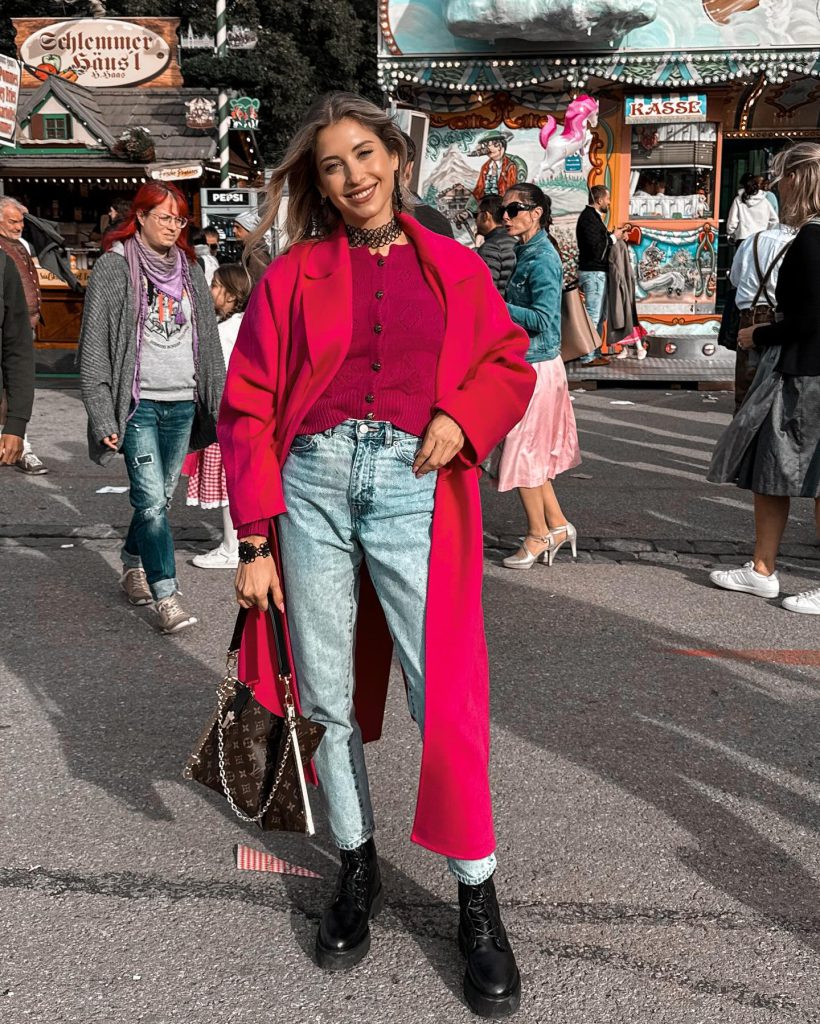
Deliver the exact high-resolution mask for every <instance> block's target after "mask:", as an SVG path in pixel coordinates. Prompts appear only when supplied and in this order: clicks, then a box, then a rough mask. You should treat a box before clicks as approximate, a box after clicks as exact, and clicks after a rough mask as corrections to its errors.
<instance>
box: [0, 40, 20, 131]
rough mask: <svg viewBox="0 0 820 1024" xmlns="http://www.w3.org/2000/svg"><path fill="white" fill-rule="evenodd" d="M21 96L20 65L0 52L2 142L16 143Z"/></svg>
mask: <svg viewBox="0 0 820 1024" xmlns="http://www.w3.org/2000/svg"><path fill="white" fill-rule="evenodd" d="M19 96H20V65H19V63H18V62H17V61H16V60H14V58H13V57H6V56H5V55H4V54H2V53H0V142H8V143H9V144H10V145H11V144H13V143H14V132H15V130H16V128H17V100H18V99H19Z"/></svg>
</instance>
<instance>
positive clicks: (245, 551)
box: [239, 540, 271, 565]
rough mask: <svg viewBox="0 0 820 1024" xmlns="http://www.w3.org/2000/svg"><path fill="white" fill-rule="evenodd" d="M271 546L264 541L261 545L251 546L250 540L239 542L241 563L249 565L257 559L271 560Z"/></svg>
mask: <svg viewBox="0 0 820 1024" xmlns="http://www.w3.org/2000/svg"><path fill="white" fill-rule="evenodd" d="M270 554H271V551H270V544H268V542H267V541H266V540H263V541H262V543H261V544H251V542H250V541H249V540H242V541H240V542H239V561H240V562H244V563H245V565H249V564H250V563H251V562H255V561H256V559H257V558H270Z"/></svg>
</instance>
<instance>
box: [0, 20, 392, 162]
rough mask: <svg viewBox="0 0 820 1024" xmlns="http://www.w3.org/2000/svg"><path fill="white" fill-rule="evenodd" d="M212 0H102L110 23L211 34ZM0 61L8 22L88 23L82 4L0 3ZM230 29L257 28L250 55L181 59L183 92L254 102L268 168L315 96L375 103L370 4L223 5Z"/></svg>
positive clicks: (9, 41)
mask: <svg viewBox="0 0 820 1024" xmlns="http://www.w3.org/2000/svg"><path fill="white" fill-rule="evenodd" d="M215 7H216V4H215V0H210V2H206V3H202V0H107V3H106V8H107V12H108V14H109V15H111V16H112V17H125V18H129V17H130V18H137V17H146V18H157V17H178V18H180V19H181V22H182V29H183V30H186V31H187V27H188V25H189V24H190V25H192V26H193V29H194V32H195V33H209V34H213V33H214V31H215ZM0 10H1V13H0V53H8V54H11V53H14V52H15V51H14V30H13V28H12V25H11V19H12V18H23V17H26V18H36V17H52V18H60V17H66V18H72V17H78V16H82V15H85V14H86V13H87V7H86V2H85V0H77V2H76V3H71V2H61V0H2V4H0ZM228 23H229V24H236V25H246V26H248V27H251V28H253V27H255V28H256V29H257V31H258V33H259V43H258V45H257V47H256V49H255V50H237V51H234V52H232V53H230V54H229V55H228V56H227V57H226V58H224V59H223V60H218V59H217V58H216V57H214V56H213V54H211V53H209V52H205V51H201V50H200V51H197V50H194V51H191V50H189V51H182V53H181V59H182V71H183V74H184V76H185V84H186V86H197V85H201V86H205V87H208V88H215V87H217V86H219V85H223V86H226V87H227V88H228V89H231V90H235V91H237V92H241V93H242V94H243V95H247V96H256V97H258V98H259V99H260V100H261V102H262V106H261V109H260V111H259V117H260V128H259V132H258V133H257V134H258V137H259V141H260V143H261V144H262V148H263V152H264V156H265V159H266V162H271V161H275V160H276V159H277V158H278V157H279V156H280V155H281V153H282V150H283V149H284V147H285V145H286V144H287V141H288V139H289V138H290V136H291V134H292V133H293V130H294V129H295V128H296V127H297V126H298V124H299V122H300V119H301V117H302V115H303V114H304V112H305V110H306V109H307V107H308V106H309V105H310V103H311V102H312V101H313V100H314V99H315V97H316V96H318V95H320V94H321V93H323V92H328V91H330V90H333V89H351V90H354V91H356V92H361V93H363V94H364V95H365V96H369V97H370V98H371V99H373V100H376V101H377V102H378V101H379V99H380V96H379V91H378V86H377V84H376V5H375V3H374V2H373V0H289V2H287V3H285V2H283V0H228Z"/></svg>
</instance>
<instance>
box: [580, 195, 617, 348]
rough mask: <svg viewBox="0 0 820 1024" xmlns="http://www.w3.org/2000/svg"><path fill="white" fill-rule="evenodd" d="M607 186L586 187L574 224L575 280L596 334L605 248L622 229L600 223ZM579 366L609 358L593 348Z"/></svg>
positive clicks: (602, 310)
mask: <svg viewBox="0 0 820 1024" xmlns="http://www.w3.org/2000/svg"><path fill="white" fill-rule="evenodd" d="M609 202H610V198H609V189H608V188H606V187H605V186H604V185H593V186H592V188H591V189H590V190H589V205H588V206H585V207H584V209H583V210H582V211H581V215H580V216H579V218H578V223H577V224H576V225H575V238H576V241H577V242H578V283H579V285H580V287H581V291H582V292H583V293H584V305H585V306H586V308H587V313H589V317H590V320H592V322H593V324H594V325H595V328H596V330H597V331H598V333H599V334H600V333H601V332H602V331H603V329H604V321H605V320H606V277H607V271H608V269H609V250H610V249H611V248H612V243H613V241H614V240H615V239H616V238H621V237H622V234H623V233H622V232H621V231H620V230H616V231H613V232H612V235H610V233H609V231H607V228H606V225H605V224H604V220H603V218H604V214H606V212H607V210H609ZM581 364H582V365H583V366H608V365H609V360H608V359H607V358H606V357H605V356H603V355H602V354H601V349H600V348H597V349H596V350H595V351H594V352H590V354H589V355H588V356H584V358H583V359H581Z"/></svg>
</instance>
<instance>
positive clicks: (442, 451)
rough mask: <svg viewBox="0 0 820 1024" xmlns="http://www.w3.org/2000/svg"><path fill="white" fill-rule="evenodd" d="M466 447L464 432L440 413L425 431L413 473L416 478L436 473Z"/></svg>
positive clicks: (452, 420) (450, 419) (454, 422)
mask: <svg viewBox="0 0 820 1024" xmlns="http://www.w3.org/2000/svg"><path fill="white" fill-rule="evenodd" d="M463 447H464V431H463V430H462V429H461V427H460V426H459V425H458V424H457V423H456V421H455V420H454V419H453V418H452V417H451V416H448V415H447V414H446V413H444V412H438V413H436V415H435V416H434V417H433V418H432V420H430V423H429V425H428V427H427V429H426V430H425V431H424V440H423V441H422V443H421V448H419V451H418V455H416V461H415V462H414V463H413V472H414V473H415V474H416V476H424V475H425V473H434V472H435V471H436V470H438V469H441V468H442V466H446V465H447V463H448V462H450V461H451V460H452V459H454V458H455V457H456V455H458V453H459V452H460V451H461V449H462V448H463Z"/></svg>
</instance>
